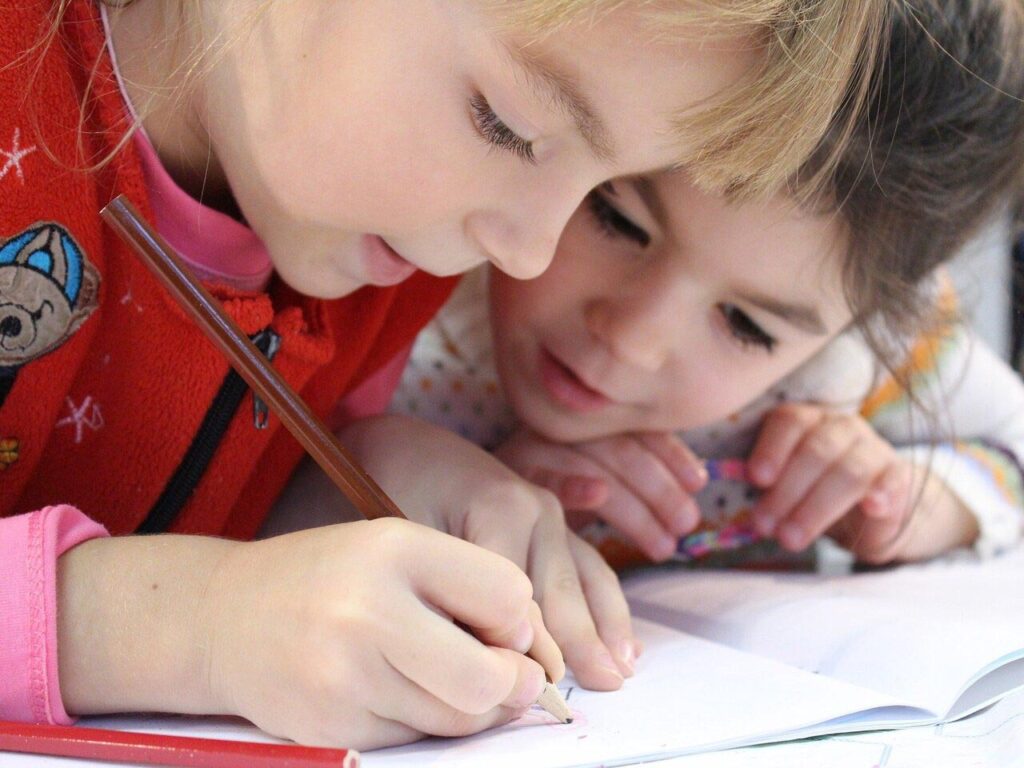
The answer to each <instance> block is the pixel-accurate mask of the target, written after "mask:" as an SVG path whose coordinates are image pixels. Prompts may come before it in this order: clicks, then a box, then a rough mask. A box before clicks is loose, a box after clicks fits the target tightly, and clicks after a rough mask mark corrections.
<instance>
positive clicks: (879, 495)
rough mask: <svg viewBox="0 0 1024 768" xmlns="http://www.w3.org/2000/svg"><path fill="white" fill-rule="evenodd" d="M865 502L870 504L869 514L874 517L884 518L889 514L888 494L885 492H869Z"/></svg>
mask: <svg viewBox="0 0 1024 768" xmlns="http://www.w3.org/2000/svg"><path fill="white" fill-rule="evenodd" d="M865 501H869V502H870V513H871V514H872V515H873V516H874V517H884V516H885V515H886V514H887V513H888V512H889V508H890V504H889V494H887V493H886V492H885V491H881V490H874V491H871V493H869V494H868V497H867V499H865Z"/></svg>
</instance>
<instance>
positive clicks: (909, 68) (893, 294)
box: [794, 0, 1024, 383]
mask: <svg viewBox="0 0 1024 768" xmlns="http://www.w3.org/2000/svg"><path fill="white" fill-rule="evenodd" d="M832 133H834V131H830V134H829V135H827V136H826V139H825V140H824V142H823V143H822V145H821V147H820V148H819V150H818V155H820V154H821V153H824V152H827V151H828V149H829V146H830V144H832V143H835V142H836V141H838V139H836V138H832V137H831V134H832ZM845 146H846V150H845V153H844V155H843V158H842V160H841V162H840V163H839V165H838V167H837V168H836V170H835V171H834V172H833V174H832V177H831V178H832V182H831V185H830V186H831V189H830V191H829V195H828V200H827V202H826V205H827V207H828V208H829V209H831V210H836V211H838V212H839V213H840V215H841V216H842V219H843V221H844V223H845V226H846V229H847V234H848V243H849V247H848V249H847V252H846V254H845V258H844V261H843V278H844V280H843V283H844V286H845V291H846V298H847V301H848V303H849V305H850V307H851V309H852V310H853V312H854V317H855V323H857V324H858V325H859V326H860V327H861V329H862V330H863V331H864V332H865V335H866V337H867V340H868V343H869V344H871V346H872V347H873V348H874V350H875V352H876V353H877V354H878V355H879V358H880V359H881V360H883V361H885V362H886V363H887V367H889V369H890V371H892V370H893V366H892V365H891V362H892V361H894V360H896V359H897V358H896V357H895V356H896V355H901V354H902V353H904V352H905V350H900V349H893V348H892V345H891V344H888V343H886V340H887V339H891V338H892V337H896V338H899V337H903V338H907V337H909V335H910V334H911V333H912V332H913V331H914V330H920V329H921V328H922V324H923V323H927V322H928V321H929V319H930V318H928V316H927V312H928V310H929V309H930V308H931V307H930V306H928V305H927V303H926V301H922V298H923V297H922V296H921V292H920V291H919V286H920V284H921V282H922V280H924V278H926V277H927V276H928V275H929V274H931V273H932V272H933V271H934V270H935V269H936V267H938V266H939V265H941V264H942V263H943V262H945V261H948V260H949V259H950V258H951V257H952V256H954V255H955V254H956V253H957V251H959V250H960V248H961V247H962V246H963V245H964V244H965V242H966V241H967V240H968V239H969V238H970V237H971V235H972V234H974V233H975V231H976V230H977V229H978V228H979V227H980V226H981V225H983V224H984V223H986V222H987V221H988V220H990V219H991V217H992V216H994V215H995V214H997V213H998V212H1000V211H1001V210H1007V209H1008V206H1011V205H1013V202H1014V197H1015V196H1017V195H1019V192H1020V188H1021V179H1022V169H1024V0H906V1H905V2H902V3H901V4H900V6H899V7H898V8H896V9H895V13H894V16H893V20H892V26H891V28H890V38H889V43H888V50H887V52H886V54H885V55H884V58H883V60H882V61H881V62H880V66H879V67H878V68H877V70H876V72H875V74H874V75H873V80H872V83H871V96H870V101H869V104H868V111H867V113H866V114H865V115H864V117H863V118H862V119H861V120H860V121H859V124H858V127H857V129H856V130H855V132H854V134H853V135H852V136H848V137H846V139H845ZM821 162H822V160H821V159H820V158H819V156H817V155H816V156H812V159H811V160H810V161H809V163H808V164H807V165H806V166H805V168H804V169H803V171H802V175H807V176H810V175H811V174H813V172H814V171H815V170H816V168H817V167H818V165H819V164H820V163H821ZM794 183H795V185H796V186H797V189H799V185H800V183H801V179H800V177H799V175H798V177H797V179H796V180H795V182H794ZM871 318H878V319H881V320H882V321H883V322H882V323H880V325H882V326H883V327H885V328H886V329H887V331H886V332H885V333H879V332H878V330H877V325H878V324H876V323H874V322H871V323H869V322H868V321H869V319H871ZM936 319H937V318H936ZM883 336H884V337H885V338H883ZM901 383H905V382H901Z"/></svg>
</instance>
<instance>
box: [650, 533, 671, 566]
mask: <svg viewBox="0 0 1024 768" xmlns="http://www.w3.org/2000/svg"><path fill="white" fill-rule="evenodd" d="M675 551H676V540H675V538H673V537H672V536H664V537H662V538H659V539H658V541H657V543H656V544H655V545H654V552H653V553H652V554H653V555H654V560H656V561H659V562H660V561H661V560H667V559H668V558H670V557H672V555H673V554H674V553H675Z"/></svg>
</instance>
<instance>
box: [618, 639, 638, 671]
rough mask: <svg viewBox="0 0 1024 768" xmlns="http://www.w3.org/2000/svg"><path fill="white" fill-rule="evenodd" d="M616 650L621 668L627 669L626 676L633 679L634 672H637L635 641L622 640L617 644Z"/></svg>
mask: <svg viewBox="0 0 1024 768" xmlns="http://www.w3.org/2000/svg"><path fill="white" fill-rule="evenodd" d="M615 650H616V653H618V656H619V666H620V668H622V667H625V669H626V676H627V677H632V676H633V673H634V671H635V670H636V658H635V653H636V649H635V648H634V647H633V641H632V640H620V641H619V642H618V643H616V645H615Z"/></svg>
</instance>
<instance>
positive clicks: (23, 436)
mask: <svg viewBox="0 0 1024 768" xmlns="http://www.w3.org/2000/svg"><path fill="white" fill-rule="evenodd" d="M717 5H718V4H716V3H708V4H700V5H698V6H696V7H697V8H698V9H703V11H702V12H700V13H698V12H696V11H694V6H691V5H690V4H688V3H678V4H676V3H669V4H661V5H659V10H657V11H655V10H654V9H651V8H647V6H646V5H645V4H639V3H609V4H607V6H606V7H605V8H603V10H602V13H600V14H597V15H596V16H595V15H594V14H593V10H594V7H595V6H594V4H593V3H578V2H572V1H571V0H562V1H555V0H551V1H548V2H541V1H539V0H538V1H537V2H514V3H483V2H470V1H468V0H467V1H465V2H450V3H448V2H446V3H436V2H420V1H419V0H401V1H399V0H391V1H390V2H389V1H386V0H382V1H381V2H366V3H344V2H323V1H322V0H299V2H288V3H285V2H257V1H256V0H218V1H217V2H206V1H205V0H188V1H187V2H186V0H180V1H179V0H138V1H137V2H132V0H127V1H119V2H113V1H111V2H109V3H106V4H103V3H98V2H96V1H95V0H26V1H24V2H20V1H19V2H17V3H7V4H5V5H4V8H3V10H2V11H0V51H2V57H0V94H2V96H0V99H2V103H3V109H2V110H0V150H2V153H0V235H2V241H0V242H2V244H0V313H2V314H0V469H2V472H0V515H2V516H4V519H2V520H0V565H2V567H3V574H4V575H3V581H4V589H3V590H2V595H0V624H2V625H3V626H4V628H5V630H4V637H3V640H2V644H0V679H2V680H3V684H2V688H0V717H4V718H6V719H29V720H37V721H51V722H66V721H68V720H69V717H70V716H71V715H81V714H88V713H99V712H111V711H125V710H156V711H173V712H185V713H225V714H235V715H242V716H244V717H247V718H249V719H250V720H252V721H253V722H255V723H256V724H258V725H260V726H261V727H263V728H264V729H266V730H267V731H268V732H270V733H273V734H277V735H280V736H286V737H289V738H293V739H298V740H302V741H306V742H316V743H343V744H346V745H348V746H353V747H362V748H367V747H373V746H377V745H381V744H391V743H398V742H404V741H409V740H411V739H415V738H418V737H419V736H421V735H422V734H424V733H434V734H464V733H470V732H474V731H477V730H480V729H482V728H486V727H488V726H491V725H494V724H496V723H500V722H504V721H506V720H508V719H509V718H510V717H513V716H514V715H515V714H516V713H517V712H518V711H520V710H521V709H522V708H523V707H525V706H526V705H527V704H528V703H529V701H530V699H531V698H532V697H533V696H534V695H535V694H536V692H537V691H538V690H539V687H540V686H541V685H542V681H543V673H544V671H545V670H546V671H547V672H548V673H549V674H551V675H552V676H553V677H555V678H557V677H559V676H560V675H561V673H562V657H561V654H560V652H559V650H558V648H557V647H556V645H555V640H556V639H557V640H559V641H561V642H563V643H567V644H568V645H570V646H572V647H575V648H577V649H578V652H576V654H575V656H574V658H573V659H572V661H573V663H574V664H576V665H577V666H578V670H579V672H580V673H581V675H582V676H583V677H584V678H585V677H586V676H587V675H589V674H593V673H594V669H595V667H598V666H599V665H600V663H604V662H605V660H607V659H611V656H610V653H609V650H608V649H607V646H606V644H607V643H611V644H612V647H613V648H616V647H618V646H619V645H626V646H628V645H630V644H631V636H630V635H629V630H628V621H622V620H621V619H620V621H619V624H618V626H619V628H620V631H621V632H622V634H621V635H620V636H618V637H611V636H610V635H607V634H606V635H604V636H601V637H599V636H598V633H597V631H596V630H595V627H594V618H592V614H593V616H594V617H600V615H601V612H602V610H605V611H606V610H607V606H608V605H612V606H614V611H615V612H616V615H619V616H621V615H622V613H623V607H622V604H621V594H620V593H619V592H618V588H617V585H615V583H614V580H612V579H609V578H608V577H607V575H606V574H604V573H602V572H600V571H595V569H594V567H593V565H592V562H593V560H592V559H588V558H590V557H591V555H590V553H589V551H588V550H586V549H585V548H584V547H582V545H581V544H579V543H578V542H577V541H576V540H575V539H572V538H567V536H566V534H565V531H564V527H563V523H562V519H561V510H560V509H559V508H558V506H557V503H555V502H554V501H553V500H552V499H551V498H549V496H548V495H546V494H544V493H541V492H540V491H539V490H537V489H535V488H534V487H533V486H530V485H528V484H526V483H523V482H522V481H521V480H519V479H517V478H516V477H515V476H514V475H513V474H512V473H510V472H509V471H508V470H506V469H505V468H503V467H501V466H500V465H499V464H498V463H497V462H495V461H494V460H493V459H491V458H490V457H488V456H487V455H486V454H483V453H482V452H480V451H478V450H477V449H476V448H474V447H472V446H469V445H466V444H461V443H457V444H452V445H450V446H446V451H445V452H444V453H443V454H440V453H439V451H438V450H437V447H438V443H439V441H440V440H442V439H443V438H442V437H440V436H439V435H438V434H436V433H434V432H431V431H429V430H417V429H415V428H409V429H405V430H402V429H398V430H397V431H396V430H395V429H394V428H393V425H392V424H390V423H388V422H387V421H384V422H373V421H366V420H364V421H360V422H355V423H353V424H349V425H344V424H342V423H340V422H338V423H336V426H338V427H339V428H342V427H344V429H343V431H342V433H341V434H342V436H343V438H344V439H345V440H346V441H347V442H349V443H350V444H351V446H352V448H353V450H354V451H355V452H356V454H357V455H358V456H360V458H361V459H362V460H363V461H364V462H365V463H366V465H367V466H368V467H369V468H370V469H371V471H373V472H374V473H375V474H377V475H378V476H379V478H380V480H381V483H382V484H383V485H384V486H385V487H386V488H387V489H388V490H389V491H392V492H393V495H394V496H395V497H396V498H397V500H398V502H399V503H400V504H401V505H402V506H403V507H404V508H405V509H406V510H407V511H408V512H409V513H410V514H412V515H413V516H415V517H416V518H417V519H418V520H420V521H421V522H427V523H429V524H430V525H431V526H433V527H435V528H437V529H440V531H441V532H438V531H435V530H430V529H429V527H427V526H416V525H411V524H404V523H399V522H395V521H385V522H374V523H359V524H353V525H346V526H335V527H333V528H330V529H323V530H321V531H317V532H316V533H315V534H309V533H305V534H295V535H292V536H281V537H277V538H275V539H273V540H269V541H265V542H258V543H239V542H237V541H234V540H232V539H239V538H241V539H245V538H249V537H251V536H252V534H253V533H254V532H255V530H256V529H257V527H258V526H259V525H260V523H261V521H262V519H263V517H264V515H265V514H266V511H267V509H268V507H269V506H270V504H271V502H272V501H273V499H274V498H275V496H277V494H278V493H279V491H280V489H281V488H282V487H283V485H284V484H285V482H286V479H287V477H288V476H289V474H290V472H291V471H292V469H293V468H294V466H295V464H296V462H297V461H298V460H299V457H300V450H299V448H298V447H297V446H296V445H295V444H294V443H293V442H292V441H291V440H290V439H289V438H288V436H287V435H286V434H285V432H284V430H282V429H281V427H280V424H279V423H277V421H276V420H275V419H274V418H273V416H272V415H271V416H270V417H269V419H268V417H267V415H266V414H265V413H264V412H263V410H262V409H261V404H260V403H258V402H256V401H253V400H252V398H251V397H250V396H249V395H248V394H247V393H246V388H245V387H244V385H243V384H242V383H241V381H240V380H239V379H238V378H237V377H236V376H235V375H234V374H233V373H231V372H230V371H229V369H228V367H227V365H226V364H225V361H224V360H223V359H221V357H220V356H219V355H218V354H217V353H216V352H215V351H214V350H213V349H212V348H211V347H210V346H209V345H208V344H207V343H206V341H205V340H204V339H203V337H202V334H201V333H199V332H198V331H197V329H196V328H195V327H193V325H192V324H191V323H189V322H188V321H187V319H186V318H185V317H184V316H183V315H182V314H181V313H180V312H179V311H178V310H177V309H176V308H175V307H174V305H173V303H172V302H171V301H170V300H169V299H168V297H167V296H166V295H165V294H164V293H163V292H162V290H161V289H160V288H159V286H158V285H156V284H155V283H154V281H153V280H152V279H151V278H150V276H149V275H148V274H147V273H146V271H145V269H144V268H143V267H142V266H141V265H140V264H139V263H138V262H137V261H136V259H134V258H133V256H132V255H131V253H130V252H129V250H128V249H127V248H126V247H125V246H124V245H123V244H122V243H120V242H119V241H118V240H117V238H116V237H114V236H113V235H112V233H111V232H109V231H107V230H105V229H104V228H103V227H102V226H101V224H100V220H99V218H98V211H99V209H100V208H101V207H102V206H103V205H104V204H105V203H107V202H108V201H109V200H110V199H111V198H112V197H113V196H114V195H116V194H119V193H124V194H127V195H128V196H129V197H130V198H132V199H133V201H134V202H135V204H136V205H137V206H138V207H140V208H141V209H142V210H143V211H144V213H145V214H146V215H147V216H148V217H149V218H151V219H152V220H153V221H154V222H155V224H156V225H157V227H158V229H159V230H160V231H161V232H162V233H163V234H164V235H165V236H166V237H167V238H168V239H169V240H170V242H171V243H172V245H174V246H175V247H176V248H177V250H179V251H180V252H181V253H182V254H183V255H184V256H185V258H186V259H187V260H188V261H189V262H190V263H191V265H192V266H193V268H194V269H195V271H196V272H197V273H198V274H199V275H200V276H201V277H203V278H204V279H206V280H207V281H208V282H210V283H211V284H215V285H216V291H217V292H218V295H219V297H220V298H221V299H222V301H223V302H224V304H225V305H226V307H227V308H228V311H229V312H230V313H231V314H232V315H233V316H234V317H235V319H236V320H237V321H238V323H239V324H240V325H241V327H242V328H243V329H244V330H245V331H246V332H248V333H250V334H252V335H253V337H254V339H255V340H256V342H257V344H258V345H260V346H261V349H263V350H264V352H265V353H266V354H267V356H268V357H272V358H273V361H274V364H275V366H276V367H278V369H279V370H280V371H281V372H282V374H283V375H284V376H285V377H286V378H287V379H288V380H289V381H290V382H291V383H292V384H293V385H294V386H295V387H296V388H297V389H299V390H300V391H301V392H302V394H303V395H304V396H305V398H306V399H307V400H308V402H309V403H310V404H311V406H312V407H313V409H314V410H315V411H316V412H317V413H319V414H320V415H322V416H324V417H327V416H329V415H330V414H331V413H332V411H333V410H334V409H335V407H336V406H337V405H338V403H339V402H341V403H342V404H343V406H344V408H348V409H352V410H361V411H362V412H372V411H373V410H375V409H377V408H379V404H380V402H382V401H384V400H386V398H387V395H388V393H389V391H390V389H391V388H392V387H393V383H392V382H389V381H388V380H386V378H384V377H383V374H381V370H382V368H383V366H384V365H385V364H386V363H387V362H388V361H389V360H390V359H391V358H392V357H393V356H394V355H395V354H397V353H398V351H399V350H401V349H403V348H404V347H406V346H407V345H408V344H409V343H410V341H411V339H412V338H413V336H414V334H415V333H416V331H417V330H418V329H419V327H420V326H422V324H423V323H424V322H425V321H426V320H427V319H428V318H429V317H430V315H431V314H432V313H433V312H434V311H435V309H436V308H437V307H438V306H439V305H440V303H441V302H442V301H443V299H444V297H445V296H446V294H447V292H448V291H449V290H450V288H451V281H448V280H444V279H442V278H441V276H445V275H453V274H455V273H457V272H460V271H463V270H466V269H468V268H470V267H472V266H474V265H476V264H480V263H483V262H490V263H492V264H494V265H495V266H496V267H498V268H499V269H501V270H504V271H507V272H508V273H509V274H512V275H516V276H518V277H530V276H534V275H536V274H538V273H539V272H540V271H541V270H543V268H544V267H545V266H546V265H547V263H548V261H549V260H550V257H551V255H552V253H553V251H554V244H555V242H556V240H557V238H558V235H559V233H560V232H561V230H562V228H563V227H564V224H565V222H566V220H567V219H568V217H569V215H570V213H571V212H572V210H573V209H574V208H575V207H576V206H577V204H578V202H579V200H580V199H581V198H582V197H583V195H584V194H585V191H586V190H587V189H589V188H591V187H593V186H594V185H595V184H599V183H601V182H602V181H604V180H606V179H608V178H611V177H613V176H617V175H621V174H628V173H636V172H641V171H645V170H648V169H651V168H655V167H659V166H663V165H666V164H670V163H675V162H683V161H691V160H692V161H693V162H692V165H693V167H694V168H698V169H700V172H701V173H702V174H704V175H705V176H706V177H707V180H708V182H709V183H716V182H717V183H719V184H737V185H739V186H740V187H746V188H758V187H764V186H766V185H770V184H771V183H774V182H777V180H778V179H779V178H781V177H782V176H783V175H784V174H785V173H787V172H788V171H789V170H790V169H791V168H793V167H795V165H796V164H797V163H798V162H799V161H800V160H801V159H802V156H803V155H805V154H806V153H807V151H808V149H809V147H811V146H813V143H814V141H815V140H816V138H817V134H818V133H819V131H818V129H817V128H816V127H815V126H820V125H823V124H824V119H825V118H827V116H828V115H830V114H831V113H832V112H833V110H834V108H835V105H836V104H837V103H838V100H839V98H840V97H841V96H842V91H843V85H844V84H845V83H846V82H847V81H850V80H852V81H857V80H862V79H863V78H861V77H860V75H859V73H860V72H862V71H863V67H864V66H865V65H866V64H870V58H871V57H870V53H868V54H864V53H863V52H864V51H870V50H871V48H872V46H871V40H873V39H874V38H875V37H876V36H877V33H878V32H879V30H881V29H882V27H883V25H884V16H885V12H884V6H883V4H882V3H881V2H878V0H865V1H864V2H858V3H852V4H851V3H845V2H844V3H838V2H828V3H825V4H821V3H807V4H806V5H807V6H809V7H810V6H813V7H814V8H815V9H816V13H817V12H818V11H823V13H820V14H818V15H815V16H813V17H808V16H807V14H806V13H805V11H806V8H804V5H805V4H804V3H801V2H769V3H764V2H757V3H750V4H749V5H748V6H746V7H745V8H744V7H743V6H742V4H741V6H739V7H737V5H736V4H735V3H725V4H722V7H721V8H718V7H717ZM726 9H728V11H729V12H728V13H726V12H725V11H726ZM719 18H720V19H724V22H722V23H719V22H716V21H715V20H716V19H719ZM822 69H824V70H825V75H824V76H825V80H824V82H826V83H828V84H829V86H830V87H826V88H822V87H821V84H820V83H818V82H817V78H818V77H819V76H821V71H822ZM810 72H813V73H814V77H813V78H812V77H811V76H810V75H809V74H806V73H810ZM638 82H642V83H643V84H644V87H643V88H642V89H637V88H636V83H638ZM774 97H778V98H774ZM783 102H785V103H783ZM766 105H772V106H771V107H770V108H768V107H766ZM773 110H779V113H780V114H786V115H788V116H795V118H796V121H797V122H796V124H795V125H796V126H797V128H796V130H794V127H793V126H788V127H787V128H786V130H785V131H782V130H780V129H779V127H778V121H772V120H766V119H764V118H765V117H766V115H767V114H771V113H772V111H773ZM762 126H763V127H762ZM794 134H795V136H796V140H795V141H793V140H791V139H792V137H793V135H794ZM419 270H422V272H420V271H419ZM410 463H413V464H415V466H416V472H414V473H410V472H408V471H406V470H405V469H403V470H402V475H401V478H400V479H401V481H402V482H403V483H404V485H402V484H400V483H399V482H398V481H397V480H396V479H395V478H394V468H395V467H403V468H404V467H406V466H407V465H409V464H410ZM441 468H444V469H445V470H446V472H447V474H446V476H447V478H448V480H449V482H448V483H447V484H446V485H443V486H442V485H441V484H437V483H434V482H433V478H434V477H435V476H436V475H437V474H438V471H439V469H441ZM33 510H37V511H33ZM507 510H513V511H515V512H516V513H517V514H519V515H521V516H522V519H528V520H531V521H532V522H531V523H530V524H528V525H524V526H521V527H520V528H519V529H517V530H516V531H515V532H510V531H509V530H508V529H506V528H505V527H504V526H503V525H502V522H501V517H502V515H503V514H504V512H506V511H507ZM108 531H109V532H110V533H114V534H119V535H118V536H117V537H115V538H105V536H106V534H107V532H108ZM135 532H150V533H154V532H171V533H173V534H176V535H167V536H157V537H141V536H129V535H124V534H131V533H135ZM443 533H451V534H455V535H454V536H445V535H443ZM198 534H202V535H198ZM215 536H216V537H225V538H214V537H215ZM457 537H461V538H464V539H467V540H469V541H471V542H473V543H467V542H466V541H460V540H459V538H457ZM477 545H479V546H477ZM488 549H489V550H490V551H488ZM527 551H530V553H531V556H530V561H529V566H527V558H526V552H527ZM581 553H582V554H581ZM588 563H591V564H590V565H588ZM527 568H528V571H529V575H525V574H524V572H523V569H527ZM531 578H532V583H531ZM580 579H582V580H583V581H584V583H585V584H586V585H587V594H584V590H583V588H582V587H581V586H580ZM566 585H568V586H566ZM595 597H600V598H601V599H602V600H603V601H604V602H603V605H602V604H601V603H597V602H595ZM534 598H535V599H536V601H537V602H534ZM616 601H618V602H616ZM537 603H539V604H540V605H542V606H543V607H544V609H545V611H546V612H547V613H548V615H549V616H565V617H568V618H569V619H570V620H571V622H572V623H571V624H563V625H561V627H559V626H558V625H551V627H552V633H549V631H548V629H547V628H546V627H545V625H544V623H543V622H542V621H541V619H540V611H539V607H538V604H537ZM456 620H457V621H458V622H460V623H461V624H462V625H464V626H468V627H470V628H472V630H473V633H472V634H469V633H467V632H465V631H463V630H462V629H461V628H460V627H459V626H458V625H457V624H456ZM552 634H553V635H554V638H553V637H552ZM58 643H59V648H60V654H59V657H58V655H57V648H58ZM531 649H532V655H533V656H534V657H535V658H537V659H538V660H539V662H540V663H539V664H538V663H536V662H534V661H532V660H530V659H528V658H527V657H526V656H524V655H523V654H524V652H526V651H528V650H531ZM616 652H617V653H618V651H616ZM620 680H621V678H620Z"/></svg>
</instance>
